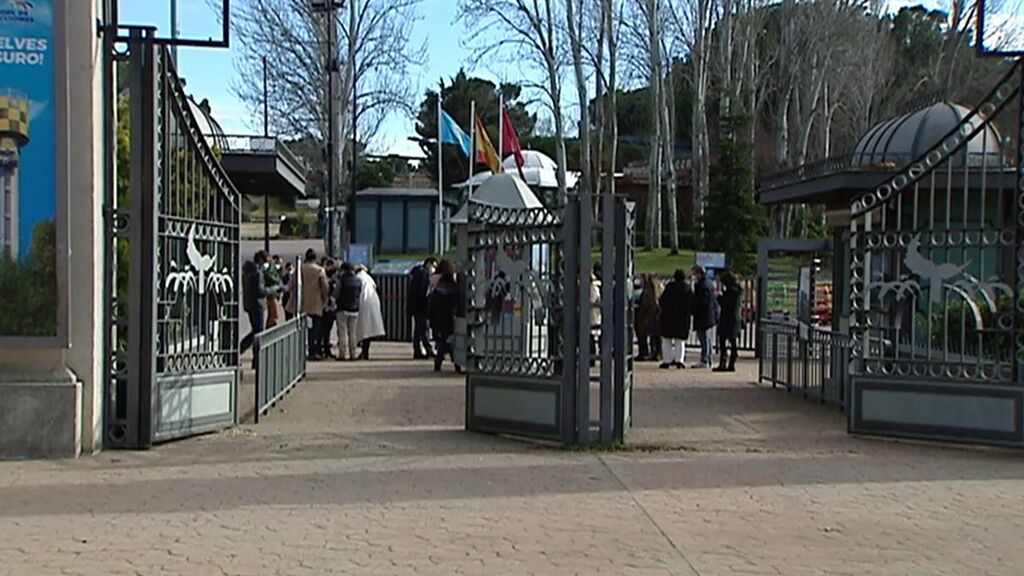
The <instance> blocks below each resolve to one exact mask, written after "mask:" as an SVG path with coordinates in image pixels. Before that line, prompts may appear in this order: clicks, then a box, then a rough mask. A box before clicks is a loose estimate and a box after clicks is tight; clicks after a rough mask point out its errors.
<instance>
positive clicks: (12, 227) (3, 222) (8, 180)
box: [0, 90, 29, 258]
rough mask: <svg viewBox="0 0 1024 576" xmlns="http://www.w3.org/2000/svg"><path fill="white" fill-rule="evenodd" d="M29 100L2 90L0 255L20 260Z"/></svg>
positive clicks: (0, 92)
mask: <svg viewBox="0 0 1024 576" xmlns="http://www.w3.org/2000/svg"><path fill="white" fill-rule="evenodd" d="M28 110H29V100H28V98H27V97H26V96H25V95H24V94H20V93H18V92H14V91H12V90H7V91H3V90H0V255H2V254H7V255H9V256H10V257H12V258H16V257H17V256H18V192H19V190H18V166H19V162H20V160H21V149H22V148H24V147H25V146H26V145H27V144H28V142H29V139H28Z"/></svg>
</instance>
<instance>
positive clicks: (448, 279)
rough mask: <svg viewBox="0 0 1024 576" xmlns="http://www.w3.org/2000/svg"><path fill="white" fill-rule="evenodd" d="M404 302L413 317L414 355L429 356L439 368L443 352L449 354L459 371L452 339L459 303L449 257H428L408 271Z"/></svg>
mask: <svg viewBox="0 0 1024 576" xmlns="http://www.w3.org/2000/svg"><path fill="white" fill-rule="evenodd" d="M405 304H406V311H407V312H408V314H409V316H411V317H412V324H413V339H412V353H413V358H414V359H416V360H423V359H428V358H432V359H433V360H434V371H435V372H440V371H441V365H442V364H443V363H444V358H445V356H449V357H451V359H452V364H454V365H455V371H456V372H459V373H461V372H462V367H461V366H459V364H458V363H457V362H456V361H455V356H454V354H453V342H452V339H453V338H454V337H455V315H456V312H457V310H458V306H459V284H458V281H457V279H456V275H455V265H454V264H452V262H451V261H449V260H441V261H440V262H438V261H437V259H436V258H433V257H430V258H427V259H426V260H424V261H423V263H422V264H419V265H417V266H416V267H415V268H413V269H412V271H411V272H410V273H409V291H408V293H407V294H406V303H405ZM431 336H432V338H431ZM431 340H433V342H431Z"/></svg>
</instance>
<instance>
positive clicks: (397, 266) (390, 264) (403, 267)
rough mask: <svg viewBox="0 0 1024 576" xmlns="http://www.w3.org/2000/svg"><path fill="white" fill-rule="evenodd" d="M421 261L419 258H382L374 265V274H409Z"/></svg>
mask: <svg viewBox="0 0 1024 576" xmlns="http://www.w3.org/2000/svg"><path fill="white" fill-rule="evenodd" d="M417 264H421V262H419V261H417V260H382V261H380V262H378V263H377V265H376V266H374V267H373V269H372V270H373V273H374V274H408V273H409V271H410V270H412V269H413V268H415V267H416V265H417Z"/></svg>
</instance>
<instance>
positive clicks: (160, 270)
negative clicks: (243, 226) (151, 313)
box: [156, 52, 241, 374]
mask: <svg viewBox="0 0 1024 576" xmlns="http://www.w3.org/2000/svg"><path fill="white" fill-rule="evenodd" d="M161 54H164V55H165V56H164V57H163V58H161V62H162V64H163V66H164V67H165V68H164V69H163V70H162V72H163V73H162V74H161V78H162V92H163V96H164V97H163V98H160V99H159V102H161V103H162V105H163V108H162V110H161V111H160V115H159V118H160V122H159V123H158V138H159V139H160V142H161V145H160V153H159V155H158V159H159V162H160V167H159V170H160V173H161V177H160V178H159V179H158V182H159V186H158V196H157V198H158V201H157V206H156V208H157V239H158V243H157V264H158V266H157V281H156V292H157V303H158V309H157V366H156V370H157V372H158V373H161V374H162V373H182V372H185V373H191V372H196V371H204V370H222V369H224V368H234V367H236V366H238V347H237V342H238V310H239V302H238V295H239V293H240V288H241V287H240V286H239V285H238V283H237V281H236V280H237V276H238V270H239V269H240V262H239V254H238V242H239V224H240V214H241V212H240V209H239V202H240V200H239V195H238V192H237V191H236V190H235V188H234V186H233V185H232V184H231V181H230V180H229V179H228V177H227V175H226V174H225V172H224V170H223V169H222V168H221V165H220V162H219V161H218V159H217V157H216V154H217V153H216V152H215V151H214V150H212V149H211V148H210V146H209V145H208V144H207V141H206V138H204V136H203V134H202V132H201V131H200V129H199V126H198V124H197V122H196V120H195V118H194V117H193V116H192V112H191V109H190V108H189V103H188V100H187V98H186V96H185V92H184V90H183V89H182V86H181V83H180V81H179V80H178V77H177V74H175V72H174V70H173V65H172V64H171V61H170V59H169V58H167V57H166V53H165V52H161Z"/></svg>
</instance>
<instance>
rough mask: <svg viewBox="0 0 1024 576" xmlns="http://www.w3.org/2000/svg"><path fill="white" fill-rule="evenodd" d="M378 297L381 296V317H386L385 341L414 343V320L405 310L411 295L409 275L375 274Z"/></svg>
mask: <svg viewBox="0 0 1024 576" xmlns="http://www.w3.org/2000/svg"><path fill="white" fill-rule="evenodd" d="M373 278H374V280H376V281H377V295H378V296H380V308H381V315H382V316H383V317H384V330H385V332H386V334H385V335H384V340H386V341H388V342H412V320H411V319H410V318H409V314H408V313H406V310H405V300H406V296H407V294H408V293H409V275H408V274H374V275H373Z"/></svg>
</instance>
